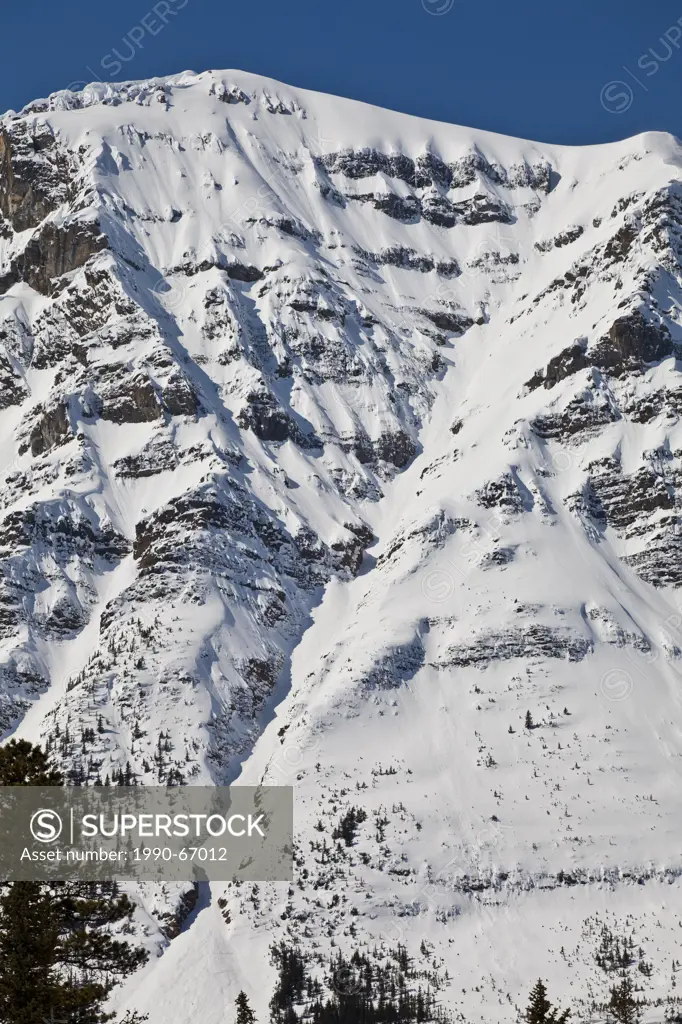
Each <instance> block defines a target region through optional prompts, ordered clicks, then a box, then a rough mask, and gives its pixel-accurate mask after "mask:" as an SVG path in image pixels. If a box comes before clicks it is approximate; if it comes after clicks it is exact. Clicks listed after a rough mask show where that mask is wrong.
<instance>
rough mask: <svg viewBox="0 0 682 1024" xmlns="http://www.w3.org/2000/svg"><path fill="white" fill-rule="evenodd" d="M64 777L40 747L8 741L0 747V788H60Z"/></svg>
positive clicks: (25, 741)
mask: <svg viewBox="0 0 682 1024" xmlns="http://www.w3.org/2000/svg"><path fill="white" fill-rule="evenodd" d="M63 784H64V777H63V775H62V774H61V772H60V771H58V770H57V769H56V768H55V767H54V766H53V765H51V764H50V762H49V760H48V757H47V755H46V754H45V753H44V751H43V750H41V749H40V747H34V746H33V744H32V743H29V742H28V741H27V740H10V741H9V743H7V744H6V745H5V746H4V747H0V786H62V785H63Z"/></svg>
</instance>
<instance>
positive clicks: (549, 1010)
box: [521, 978, 571, 1024]
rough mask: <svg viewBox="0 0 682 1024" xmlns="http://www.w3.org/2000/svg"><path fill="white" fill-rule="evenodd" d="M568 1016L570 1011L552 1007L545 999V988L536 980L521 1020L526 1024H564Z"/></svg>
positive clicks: (539, 979) (539, 980) (540, 980)
mask: <svg viewBox="0 0 682 1024" xmlns="http://www.w3.org/2000/svg"><path fill="white" fill-rule="evenodd" d="M570 1015H571V1011H570V1010H559V1008H558V1007H556V1006H552V1004H551V1003H550V1001H549V999H548V998H547V986H546V985H545V984H544V982H543V981H542V979H541V978H538V980H537V981H536V982H535V985H534V986H533V989H532V991H531V994H530V1000H529V1003H528V1006H527V1007H526V1009H525V1010H524V1012H523V1013H522V1014H521V1018H522V1020H524V1021H525V1022H526V1024H565V1022H566V1021H567V1020H568V1018H569V1017H570Z"/></svg>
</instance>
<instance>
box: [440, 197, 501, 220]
mask: <svg viewBox="0 0 682 1024" xmlns="http://www.w3.org/2000/svg"><path fill="white" fill-rule="evenodd" d="M452 209H453V210H454V212H455V215H456V216H457V217H458V219H459V220H461V222H462V224H512V223H513V221H514V217H513V215H512V212H511V210H510V209H509V207H508V206H506V205H505V204H504V203H503V202H501V201H500V200H499V199H496V198H495V197H494V196H488V195H476V196H473V197H472V198H471V199H467V200H465V201H464V202H459V203H453V204H452Z"/></svg>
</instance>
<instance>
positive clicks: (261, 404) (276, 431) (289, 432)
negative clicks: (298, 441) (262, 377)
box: [237, 391, 298, 441]
mask: <svg viewBox="0 0 682 1024" xmlns="http://www.w3.org/2000/svg"><path fill="white" fill-rule="evenodd" d="M247 402H248V404H247V405H246V406H245V407H244V408H243V409H242V410H241V412H240V413H239V415H238V416H237V423H238V424H239V426H240V427H241V428H242V430H252V431H253V432H254V434H255V435H256V437H259V438H260V439H261V441H287V440H288V439H289V438H292V439H295V437H296V436H297V433H298V431H297V429H296V425H295V423H294V422H293V420H292V419H291V417H290V416H289V415H288V414H287V413H286V412H285V411H284V409H282V408H281V407H280V406H279V405H278V403H277V399H276V398H275V396H274V395H272V394H270V393H268V392H266V391H258V392H255V393H253V394H250V395H249V396H248V398H247Z"/></svg>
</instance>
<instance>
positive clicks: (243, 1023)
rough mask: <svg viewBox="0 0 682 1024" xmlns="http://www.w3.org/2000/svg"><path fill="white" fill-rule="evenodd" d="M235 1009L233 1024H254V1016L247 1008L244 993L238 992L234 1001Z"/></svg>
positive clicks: (247, 1004)
mask: <svg viewBox="0 0 682 1024" xmlns="http://www.w3.org/2000/svg"><path fill="white" fill-rule="evenodd" d="M235 1006H236V1007H237V1020H236V1022H235V1024H256V1014H255V1013H254V1012H253V1010H252V1009H251V1007H250V1006H249V1000H248V998H247V995H246V992H243V991H242V992H240V993H239V995H238V996H237V998H236V1000H235Z"/></svg>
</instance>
